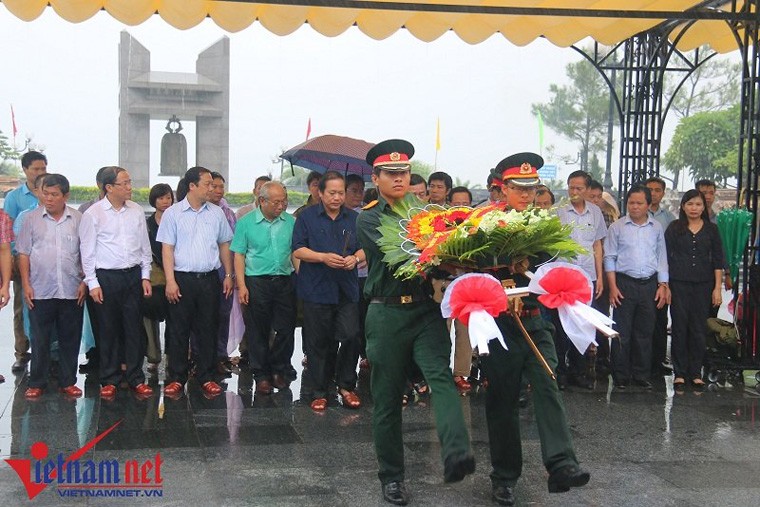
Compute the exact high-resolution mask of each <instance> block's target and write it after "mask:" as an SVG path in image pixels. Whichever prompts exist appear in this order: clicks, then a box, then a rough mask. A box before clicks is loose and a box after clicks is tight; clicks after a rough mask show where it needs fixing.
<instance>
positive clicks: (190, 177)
mask: <svg viewBox="0 0 760 507" xmlns="http://www.w3.org/2000/svg"><path fill="white" fill-rule="evenodd" d="M203 173H209V174H211V171H209V170H208V169H206V168H205V167H201V166H195V167H191V168H190V169H188V170H187V172H186V173H185V176H184V177H183V178H182V179H183V180H185V183H187V189H188V190H190V185H195V186H198V183H199V182H200V181H201V175H202V174H203Z"/></svg>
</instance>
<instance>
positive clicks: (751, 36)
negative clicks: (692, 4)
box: [730, 0, 760, 363]
mask: <svg viewBox="0 0 760 507" xmlns="http://www.w3.org/2000/svg"><path fill="white" fill-rule="evenodd" d="M743 12H745V13H752V14H753V15H754V19H753V20H752V21H737V22H734V23H730V25H731V28H732V30H733V32H734V35H735V36H736V39H737V43H738V45H739V49H740V51H741V55H742V86H741V127H740V133H739V162H738V167H737V173H736V179H737V189H738V190H739V191H738V192H737V195H736V205H737V206H744V207H745V208H746V209H747V210H748V211H750V212H751V213H752V227H751V228H750V237H749V241H748V245H747V247H746V248H745V252H744V255H743V258H742V270H741V275H742V278H741V280H742V283H741V285H740V286H739V287H734V294H737V293H739V292H740V293H741V295H742V298H741V301H742V302H743V317H744V318H743V319H742V320H741V324H742V329H741V334H742V336H743V337H744V340H743V341H742V353H743V356H744V357H745V358H748V359H750V360H751V361H752V362H753V363H757V362H758V360H760V347H759V346H758V341H760V340H759V339H758V327H759V324H760V322H758V321H759V320H760V315H758V313H759V312H760V297H759V296H760V287H752V286H751V284H752V282H757V281H756V280H755V279H754V277H750V271H751V269H754V270H757V269H760V268H758V266H757V265H755V264H756V263H755V255H754V254H755V253H756V251H757V250H758V249H757V247H756V246H755V245H757V241H758V230H757V228H758V193H760V189H759V188H758V176H759V175H760V0H747V1H746V2H745V5H744V6H743Z"/></svg>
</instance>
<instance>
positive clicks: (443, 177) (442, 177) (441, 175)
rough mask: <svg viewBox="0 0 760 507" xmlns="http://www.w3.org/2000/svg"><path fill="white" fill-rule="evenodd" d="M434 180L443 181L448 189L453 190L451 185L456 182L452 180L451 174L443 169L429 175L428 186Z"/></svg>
mask: <svg viewBox="0 0 760 507" xmlns="http://www.w3.org/2000/svg"><path fill="white" fill-rule="evenodd" d="M433 181H442V182H443V184H444V185H445V186H446V191H449V190H451V187H452V186H453V185H454V182H453V181H452V180H451V176H449V175H448V174H446V173H445V172H443V171H436V172H434V173H433V174H431V175H430V176H428V180H427V184H428V186H430V183H431V182H433Z"/></svg>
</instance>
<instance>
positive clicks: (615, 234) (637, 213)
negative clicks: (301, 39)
mask: <svg viewBox="0 0 760 507" xmlns="http://www.w3.org/2000/svg"><path fill="white" fill-rule="evenodd" d="M651 202H652V195H651V193H650V192H649V189H648V188H647V187H645V186H643V185H634V186H633V187H632V188H631V189H630V190H629V191H628V195H627V196H626V207H627V210H628V214H627V215H626V216H624V217H623V218H621V219H619V220H617V221H616V222H614V223H613V224H612V225H611V226H610V228H609V230H608V231H607V239H606V241H605V245H604V249H605V253H604V270H605V272H606V274H607V284H608V286H609V293H610V304H611V305H612V306H613V307H614V311H613V315H612V318H613V320H614V321H615V322H616V325H615V327H616V329H617V331H618V332H619V333H620V338H618V339H615V340H612V345H611V348H612V374H613V378H614V381H615V387H617V388H618V389H625V388H626V387H627V386H628V385H629V384H630V382H631V380H633V383H634V384H635V385H638V386H640V387H643V388H645V389H651V388H652V384H651V382H650V381H649V379H650V376H651V366H652V331H653V330H654V322H655V313H656V308H662V307H663V306H664V305H665V303H666V302H667V300H668V298H669V297H670V291H669V288H668V259H667V253H666V251H665V236H664V233H663V230H662V226H660V224H659V222H657V221H656V220H655V219H654V218H652V217H651V216H650V215H649V210H648V208H649V205H650V204H651Z"/></svg>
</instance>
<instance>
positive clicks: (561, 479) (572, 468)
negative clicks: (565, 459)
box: [547, 465, 591, 493]
mask: <svg viewBox="0 0 760 507" xmlns="http://www.w3.org/2000/svg"><path fill="white" fill-rule="evenodd" d="M590 478H591V474H589V473H588V472H586V471H585V470H583V469H582V468H581V467H579V466H578V465H565V466H563V467H562V468H560V469H558V470H555V471H554V472H552V473H551V475H549V481H548V483H547V485H548V486H549V493H564V492H565V491H570V488H579V487H581V486H585V485H586V484H588V481H589V479H590Z"/></svg>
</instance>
